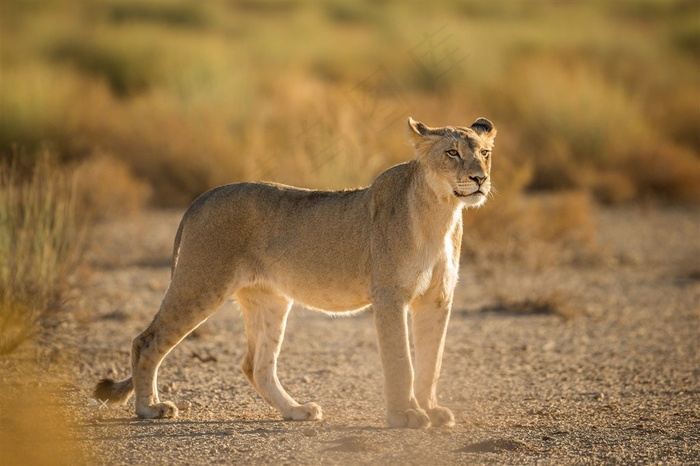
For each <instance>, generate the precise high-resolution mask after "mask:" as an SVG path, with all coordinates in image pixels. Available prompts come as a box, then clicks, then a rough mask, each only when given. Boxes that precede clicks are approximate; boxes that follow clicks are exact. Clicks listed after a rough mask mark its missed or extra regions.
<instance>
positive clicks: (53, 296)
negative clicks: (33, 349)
mask: <svg viewBox="0 0 700 466" xmlns="http://www.w3.org/2000/svg"><path fill="white" fill-rule="evenodd" d="M42 160H43V161H41V162H39V163H38V164H37V165H36V167H35V168H34V170H33V172H32V173H31V175H30V176H29V178H28V179H26V180H22V177H21V176H20V175H19V174H18V170H17V168H16V166H12V165H4V166H2V167H0V172H1V173H0V354H3V353H7V352H10V351H12V350H13V349H15V348H16V347H17V346H18V345H19V344H21V343H22V342H23V341H25V340H26V339H27V338H29V337H30V336H31V335H32V334H33V333H34V332H35V331H36V324H37V321H38V319H39V317H40V315H41V314H42V313H43V312H45V311H46V310H49V309H55V308H57V307H58V306H59V305H60V302H61V299H62V296H61V291H63V290H64V289H65V280H66V278H67V274H68V272H70V271H71V270H72V268H73V267H74V266H75V264H76V263H77V262H78V259H79V253H80V250H81V244H82V242H83V239H84V234H85V230H84V228H83V226H82V225H83V223H82V220H81V218H80V216H79V215H78V214H77V212H76V204H75V200H76V196H75V189H74V186H73V182H72V177H71V176H70V175H68V174H66V173H63V172H62V171H61V170H58V169H56V168H54V167H53V166H52V165H50V164H49V162H47V161H46V159H42Z"/></svg>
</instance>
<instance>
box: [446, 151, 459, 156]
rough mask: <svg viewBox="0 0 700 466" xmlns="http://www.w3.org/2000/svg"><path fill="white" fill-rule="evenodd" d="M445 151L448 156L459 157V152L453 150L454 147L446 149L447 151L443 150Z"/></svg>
mask: <svg viewBox="0 0 700 466" xmlns="http://www.w3.org/2000/svg"><path fill="white" fill-rule="evenodd" d="M445 153H446V154H447V155H449V156H450V157H459V152H457V151H456V150H454V149H450V150H448V151H445Z"/></svg>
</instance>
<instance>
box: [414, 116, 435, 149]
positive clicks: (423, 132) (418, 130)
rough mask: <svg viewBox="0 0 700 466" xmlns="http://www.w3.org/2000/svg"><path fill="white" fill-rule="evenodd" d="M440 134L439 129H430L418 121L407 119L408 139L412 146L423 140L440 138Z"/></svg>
mask: <svg viewBox="0 0 700 466" xmlns="http://www.w3.org/2000/svg"><path fill="white" fill-rule="evenodd" d="M440 134H441V133H440V130H439V129H435V128H431V127H429V126H426V125H424V124H423V123H421V122H420V121H416V120H414V119H413V118H411V117H408V137H409V138H410V139H411V142H412V143H413V145H414V146H415V145H416V144H417V143H418V142H420V141H421V140H424V138H430V137H433V136H440Z"/></svg>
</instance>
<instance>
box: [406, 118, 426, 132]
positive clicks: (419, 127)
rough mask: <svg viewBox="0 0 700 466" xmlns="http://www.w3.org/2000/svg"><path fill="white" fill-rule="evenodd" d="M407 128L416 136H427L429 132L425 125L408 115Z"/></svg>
mask: <svg viewBox="0 0 700 466" xmlns="http://www.w3.org/2000/svg"><path fill="white" fill-rule="evenodd" d="M408 129H409V131H411V132H413V133H414V134H416V135H418V136H427V135H428V133H429V130H428V127H427V126H425V125H424V124H423V123H421V122H420V121H416V120H414V119H413V118H411V117H408Z"/></svg>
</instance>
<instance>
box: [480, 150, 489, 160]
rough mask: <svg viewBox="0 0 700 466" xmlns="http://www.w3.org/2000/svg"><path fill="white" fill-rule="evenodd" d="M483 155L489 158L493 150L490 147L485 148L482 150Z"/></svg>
mask: <svg viewBox="0 0 700 466" xmlns="http://www.w3.org/2000/svg"><path fill="white" fill-rule="evenodd" d="M481 155H482V156H483V157H485V158H487V159H488V158H489V155H491V151H490V150H488V149H484V150H482V151H481Z"/></svg>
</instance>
